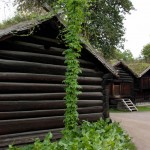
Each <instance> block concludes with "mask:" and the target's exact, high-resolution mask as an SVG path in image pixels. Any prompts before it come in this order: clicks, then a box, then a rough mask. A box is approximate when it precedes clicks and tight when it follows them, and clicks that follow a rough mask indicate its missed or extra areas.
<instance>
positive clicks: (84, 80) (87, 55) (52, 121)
mask: <svg viewBox="0 0 150 150" xmlns="http://www.w3.org/2000/svg"><path fill="white" fill-rule="evenodd" d="M61 28H64V26H63V25H62V24H61V23H60V21H59V19H58V17H56V16H53V17H52V18H51V19H48V20H44V21H26V22H22V23H19V24H17V25H14V26H12V27H9V28H7V29H4V30H0V149H3V148H4V149H5V147H7V146H8V144H15V145H22V144H29V143H32V142H33V141H34V140H35V138H36V137H39V138H40V139H43V137H44V136H45V134H46V133H48V132H49V131H51V132H52V133H53V135H54V139H59V138H60V136H61V134H60V131H61V130H62V129H63V127H64V123H63V119H64V112H65V102H64V99H63V98H64V96H65V91H64V87H65V85H64V84H63V82H62V81H63V80H64V79H65V76H64V74H65V71H66V66H65V64H64V60H65V58H64V55H63V54H62V53H63V51H64V50H65V49H66V48H67V47H66V46H65V44H64V42H63V41H62V39H61V37H59V33H60V29H61ZM31 33H32V34H31ZM28 34H29V35H28ZM27 35H28V36H27ZM82 46H83V49H82V54H81V58H80V59H79V61H80V65H81V69H82V73H81V74H80V76H79V78H78V82H79V84H80V85H81V87H82V89H81V90H82V94H80V95H79V97H78V98H79V100H78V112H79V119H80V121H79V123H81V121H82V120H88V121H91V122H93V121H97V120H98V119H99V118H100V117H103V118H106V117H109V114H108V89H107V83H108V80H109V78H110V76H111V75H113V76H117V72H116V71H115V69H114V68H113V67H111V66H110V65H109V64H108V63H106V61H105V60H104V59H103V58H102V57H101V56H100V55H99V53H98V52H97V51H96V50H95V49H93V48H92V47H91V46H90V44H85V42H84V41H83V40H82Z"/></svg>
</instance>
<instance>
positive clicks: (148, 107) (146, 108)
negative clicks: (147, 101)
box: [109, 106, 150, 113]
mask: <svg viewBox="0 0 150 150" xmlns="http://www.w3.org/2000/svg"><path fill="white" fill-rule="evenodd" d="M137 108H138V112H146V111H150V106H137ZM109 111H110V112H112V113H122V112H124V113H125V112H129V111H127V110H118V109H115V108H110V109H109Z"/></svg>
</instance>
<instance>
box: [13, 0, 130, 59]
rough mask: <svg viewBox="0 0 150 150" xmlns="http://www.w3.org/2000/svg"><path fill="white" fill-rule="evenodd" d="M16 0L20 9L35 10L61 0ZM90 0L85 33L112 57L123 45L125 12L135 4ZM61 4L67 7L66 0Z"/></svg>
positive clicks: (128, 0)
mask: <svg viewBox="0 0 150 150" xmlns="http://www.w3.org/2000/svg"><path fill="white" fill-rule="evenodd" d="M15 1H16V3H17V4H18V9H19V10H22V11H25V10H28V11H34V9H37V8H40V9H41V5H42V4H43V3H44V2H47V3H48V4H50V5H52V4H54V5H56V2H58V1H59V0H38V1H37V0H32V1H31V0H15ZM88 1H89V2H90V7H89V10H88V13H90V14H91V15H90V17H89V16H86V22H84V25H83V28H82V29H83V31H84V33H83V34H84V36H86V38H87V39H88V40H89V41H90V42H91V43H92V44H93V46H95V48H97V49H98V50H101V51H102V52H103V55H104V57H105V58H110V56H111V55H112V54H113V53H114V50H115V49H116V46H120V47H121V46H122V45H123V44H122V43H123V41H124V38H123V35H124V32H125V29H124V26H123V20H124V19H125V14H126V13H129V12H130V11H131V10H132V9H133V5H132V3H131V1H130V0H86V2H88ZM53 2H55V3H53ZM68 2H69V0H68ZM75 2H76V1H75ZM61 4H62V6H63V7H64V8H65V1H64V4H63V3H61ZM54 5H53V6H54ZM83 6H84V5H83ZM85 12H86V11H85ZM86 15H87V14H86Z"/></svg>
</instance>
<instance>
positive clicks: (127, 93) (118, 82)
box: [111, 65, 134, 98]
mask: <svg viewBox="0 0 150 150" xmlns="http://www.w3.org/2000/svg"><path fill="white" fill-rule="evenodd" d="M115 69H116V70H117V71H118V75H119V78H118V79H114V81H113V84H112V86H111V95H112V96H111V97H112V98H125V97H128V98H131V97H132V96H133V95H134V94H133V93H134V92H133V88H134V78H133V75H131V73H130V72H129V71H128V70H127V69H126V68H125V67H124V66H122V65H118V66H115Z"/></svg>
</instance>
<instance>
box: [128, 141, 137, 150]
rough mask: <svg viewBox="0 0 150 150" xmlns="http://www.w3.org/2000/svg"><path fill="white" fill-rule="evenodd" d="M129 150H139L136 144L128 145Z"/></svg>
mask: <svg viewBox="0 0 150 150" xmlns="http://www.w3.org/2000/svg"><path fill="white" fill-rule="evenodd" d="M128 149H129V150H137V147H136V146H135V144H134V143H133V142H130V143H129V144H128Z"/></svg>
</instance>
